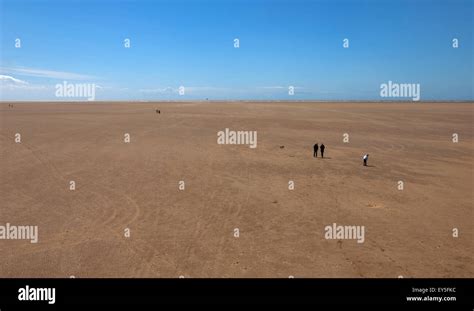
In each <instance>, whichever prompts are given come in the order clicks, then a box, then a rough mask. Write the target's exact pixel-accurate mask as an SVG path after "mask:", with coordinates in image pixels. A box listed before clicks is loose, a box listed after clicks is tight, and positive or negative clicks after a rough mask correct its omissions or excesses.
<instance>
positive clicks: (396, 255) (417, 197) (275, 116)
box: [0, 103, 474, 277]
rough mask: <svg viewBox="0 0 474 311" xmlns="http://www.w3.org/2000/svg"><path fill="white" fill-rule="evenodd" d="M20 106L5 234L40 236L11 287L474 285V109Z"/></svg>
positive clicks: (7, 117)
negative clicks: (412, 281)
mask: <svg viewBox="0 0 474 311" xmlns="http://www.w3.org/2000/svg"><path fill="white" fill-rule="evenodd" d="M13 105H14V107H13V108H10V107H8V104H6V103H2V104H0V130H1V135H0V146H1V148H0V152H1V164H0V173H1V178H0V196H1V198H2V200H1V207H0V225H5V223H7V222H8V223H10V224H13V225H37V226H38V230H39V241H38V243H37V244H32V243H30V242H29V241H25V240H0V253H1V254H2V255H1V256H2V258H1V260H0V261H1V264H0V277H69V276H71V275H74V276H76V277H178V276H180V275H183V276H185V277H288V276H289V275H293V276H294V277H398V276H403V277H474V268H473V261H472V254H473V244H472V241H473V239H472V238H473V228H472V227H473V226H472V221H473V218H472V216H473V215H472V208H473V128H472V124H473V112H474V111H473V107H474V106H473V105H472V104H469V103H467V104H452V103H450V104H428V103H417V104H415V103H407V104H377V103H370V104H363V103H356V104H350V103H347V104H342V103H313V104H312V103H133V104H132V103H130V104H126V103H121V104H117V103H110V104H94V103H82V104H79V103H74V104H47V103H22V104H20V103H14V104H13ZM155 109H160V110H161V114H157V113H155ZM225 128H230V129H234V130H256V131H257V133H258V145H257V148H256V149H251V148H249V147H248V146H243V145H240V146H236V145H218V144H217V132H218V131H220V130H223V129H225ZM16 133H20V134H21V143H19V144H17V143H15V141H14V138H15V134H16ZM125 133H129V134H130V135H131V142H130V143H129V144H126V143H124V141H123V139H124V134H125ZM344 133H348V134H349V143H344V142H343V134H344ZM453 133H458V134H459V142H458V143H453V142H452V135H453ZM316 142H317V143H319V144H321V143H324V144H325V145H326V147H327V148H326V156H327V158H326V159H321V158H318V159H315V158H313V157H312V146H313V144H314V143H316ZM280 146H284V148H280ZM364 153H369V154H370V158H369V164H370V165H371V166H370V167H363V166H362V159H361V157H362V155H363V154H364ZM71 180H74V181H75V182H76V190H75V191H70V190H69V182H70V181H71ZM180 180H183V181H185V190H184V191H180V190H179V189H178V182H179V181H180ZM290 180H292V181H294V183H295V189H294V190H292V191H290V190H288V182H289V181H290ZM398 181H403V182H404V189H403V190H398V187H397V186H398ZM333 223H336V224H338V225H360V226H365V241H364V243H357V241H355V240H339V239H335V240H326V239H325V236H324V233H325V231H324V228H325V227H326V226H327V225H332V224H333ZM125 228H129V229H130V234H131V236H130V237H129V238H127V237H125V236H124V230H125ZM235 228H238V229H239V231H240V237H238V238H236V237H234V229H235ZM453 228H457V229H458V230H459V236H458V237H457V238H456V237H453Z"/></svg>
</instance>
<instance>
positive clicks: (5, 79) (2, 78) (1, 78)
mask: <svg viewBox="0 0 474 311" xmlns="http://www.w3.org/2000/svg"><path fill="white" fill-rule="evenodd" d="M0 83H2V84H13V85H15V84H16V85H26V84H28V82H26V81H23V80H20V79H16V78H13V77H12V76H6V75H0Z"/></svg>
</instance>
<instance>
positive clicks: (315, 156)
mask: <svg viewBox="0 0 474 311" xmlns="http://www.w3.org/2000/svg"><path fill="white" fill-rule="evenodd" d="M313 150H314V152H313V157H314V158H317V157H318V144H315V145H314V147H313Z"/></svg>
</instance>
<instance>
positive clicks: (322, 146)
mask: <svg viewBox="0 0 474 311" xmlns="http://www.w3.org/2000/svg"><path fill="white" fill-rule="evenodd" d="M320 149H321V158H324V149H326V146H324V144H321V147H320Z"/></svg>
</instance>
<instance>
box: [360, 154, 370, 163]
mask: <svg viewBox="0 0 474 311" xmlns="http://www.w3.org/2000/svg"><path fill="white" fill-rule="evenodd" d="M362 159H363V160H364V166H367V161H368V160H369V154H366V155H364V157H363V158H362Z"/></svg>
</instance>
